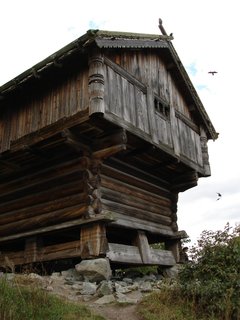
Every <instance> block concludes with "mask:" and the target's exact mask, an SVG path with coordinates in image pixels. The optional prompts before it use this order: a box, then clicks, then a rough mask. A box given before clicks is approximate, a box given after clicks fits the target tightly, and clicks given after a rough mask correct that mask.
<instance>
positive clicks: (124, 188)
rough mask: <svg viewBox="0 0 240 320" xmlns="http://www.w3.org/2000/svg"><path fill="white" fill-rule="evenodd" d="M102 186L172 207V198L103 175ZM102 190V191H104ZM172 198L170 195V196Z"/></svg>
mask: <svg viewBox="0 0 240 320" xmlns="http://www.w3.org/2000/svg"><path fill="white" fill-rule="evenodd" d="M101 186H102V188H103V190H104V188H106V189H109V190H114V191H116V192H119V193H123V194H128V195H132V196H135V197H138V198H139V199H143V200H146V201H149V202H153V203H155V204H157V205H159V206H162V207H170V206H171V200H170V198H165V197H163V196H159V194H158V193H157V194H156V193H153V192H149V191H147V190H146V189H143V188H140V187H137V186H133V185H130V183H129V184H128V183H126V182H122V181H121V180H117V179H114V178H110V177H107V176H103V175H101ZM102 188H101V189H102ZM169 197H170V195H169Z"/></svg>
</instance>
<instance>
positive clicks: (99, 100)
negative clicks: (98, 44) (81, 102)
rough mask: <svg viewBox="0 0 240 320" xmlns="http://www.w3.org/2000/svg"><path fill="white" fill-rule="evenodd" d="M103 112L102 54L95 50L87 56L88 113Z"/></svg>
mask: <svg viewBox="0 0 240 320" xmlns="http://www.w3.org/2000/svg"><path fill="white" fill-rule="evenodd" d="M95 112H101V113H104V68H103V56H102V55H101V53H100V52H98V51H95V52H93V53H92V55H91V56H90V58H89V114H90V115H91V114H93V113H95Z"/></svg>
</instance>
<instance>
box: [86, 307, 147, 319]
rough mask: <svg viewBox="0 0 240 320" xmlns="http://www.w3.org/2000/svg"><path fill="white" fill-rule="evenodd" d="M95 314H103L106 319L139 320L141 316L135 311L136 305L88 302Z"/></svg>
mask: <svg viewBox="0 0 240 320" xmlns="http://www.w3.org/2000/svg"><path fill="white" fill-rule="evenodd" d="M87 306H88V307H89V309H91V310H92V311H93V312H94V313H95V314H99V315H101V316H103V317H104V318H105V319H106V320H141V319H142V318H141V317H140V316H139V315H138V313H137V308H138V305H124V304H123V305H119V304H108V305H101V306H99V305H96V304H88V305H87Z"/></svg>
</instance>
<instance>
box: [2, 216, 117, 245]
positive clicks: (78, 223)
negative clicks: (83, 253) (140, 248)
mask: <svg viewBox="0 0 240 320" xmlns="http://www.w3.org/2000/svg"><path fill="white" fill-rule="evenodd" d="M97 221H103V222H105V223H110V222H113V221H115V218H114V216H113V214H112V213H111V212H107V211H105V212H102V213H101V214H98V215H96V216H95V217H91V218H89V219H85V218H83V217H81V218H79V219H74V220H71V221H66V222H64V223H57V224H54V225H51V226H47V227H42V228H36V229H32V230H29V231H27V232H21V233H18V234H16V233H13V234H10V235H8V236H4V237H3V236H1V237H0V242H5V241H9V240H15V239H19V238H25V237H29V236H33V235H37V234H44V233H46V232H50V231H56V230H64V229H67V228H72V227H77V226H81V225H85V224H91V223H94V222H97Z"/></svg>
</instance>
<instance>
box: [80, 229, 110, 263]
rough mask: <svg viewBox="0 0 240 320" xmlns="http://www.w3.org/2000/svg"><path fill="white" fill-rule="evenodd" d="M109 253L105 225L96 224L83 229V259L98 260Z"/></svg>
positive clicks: (81, 240)
mask: <svg viewBox="0 0 240 320" xmlns="http://www.w3.org/2000/svg"><path fill="white" fill-rule="evenodd" d="M106 251H107V237H106V228H105V225H104V224H103V223H94V224H90V225H86V226H84V227H82V228H81V233H80V255H81V258H82V259H90V258H96V257H99V256H102V255H105V254H106Z"/></svg>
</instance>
